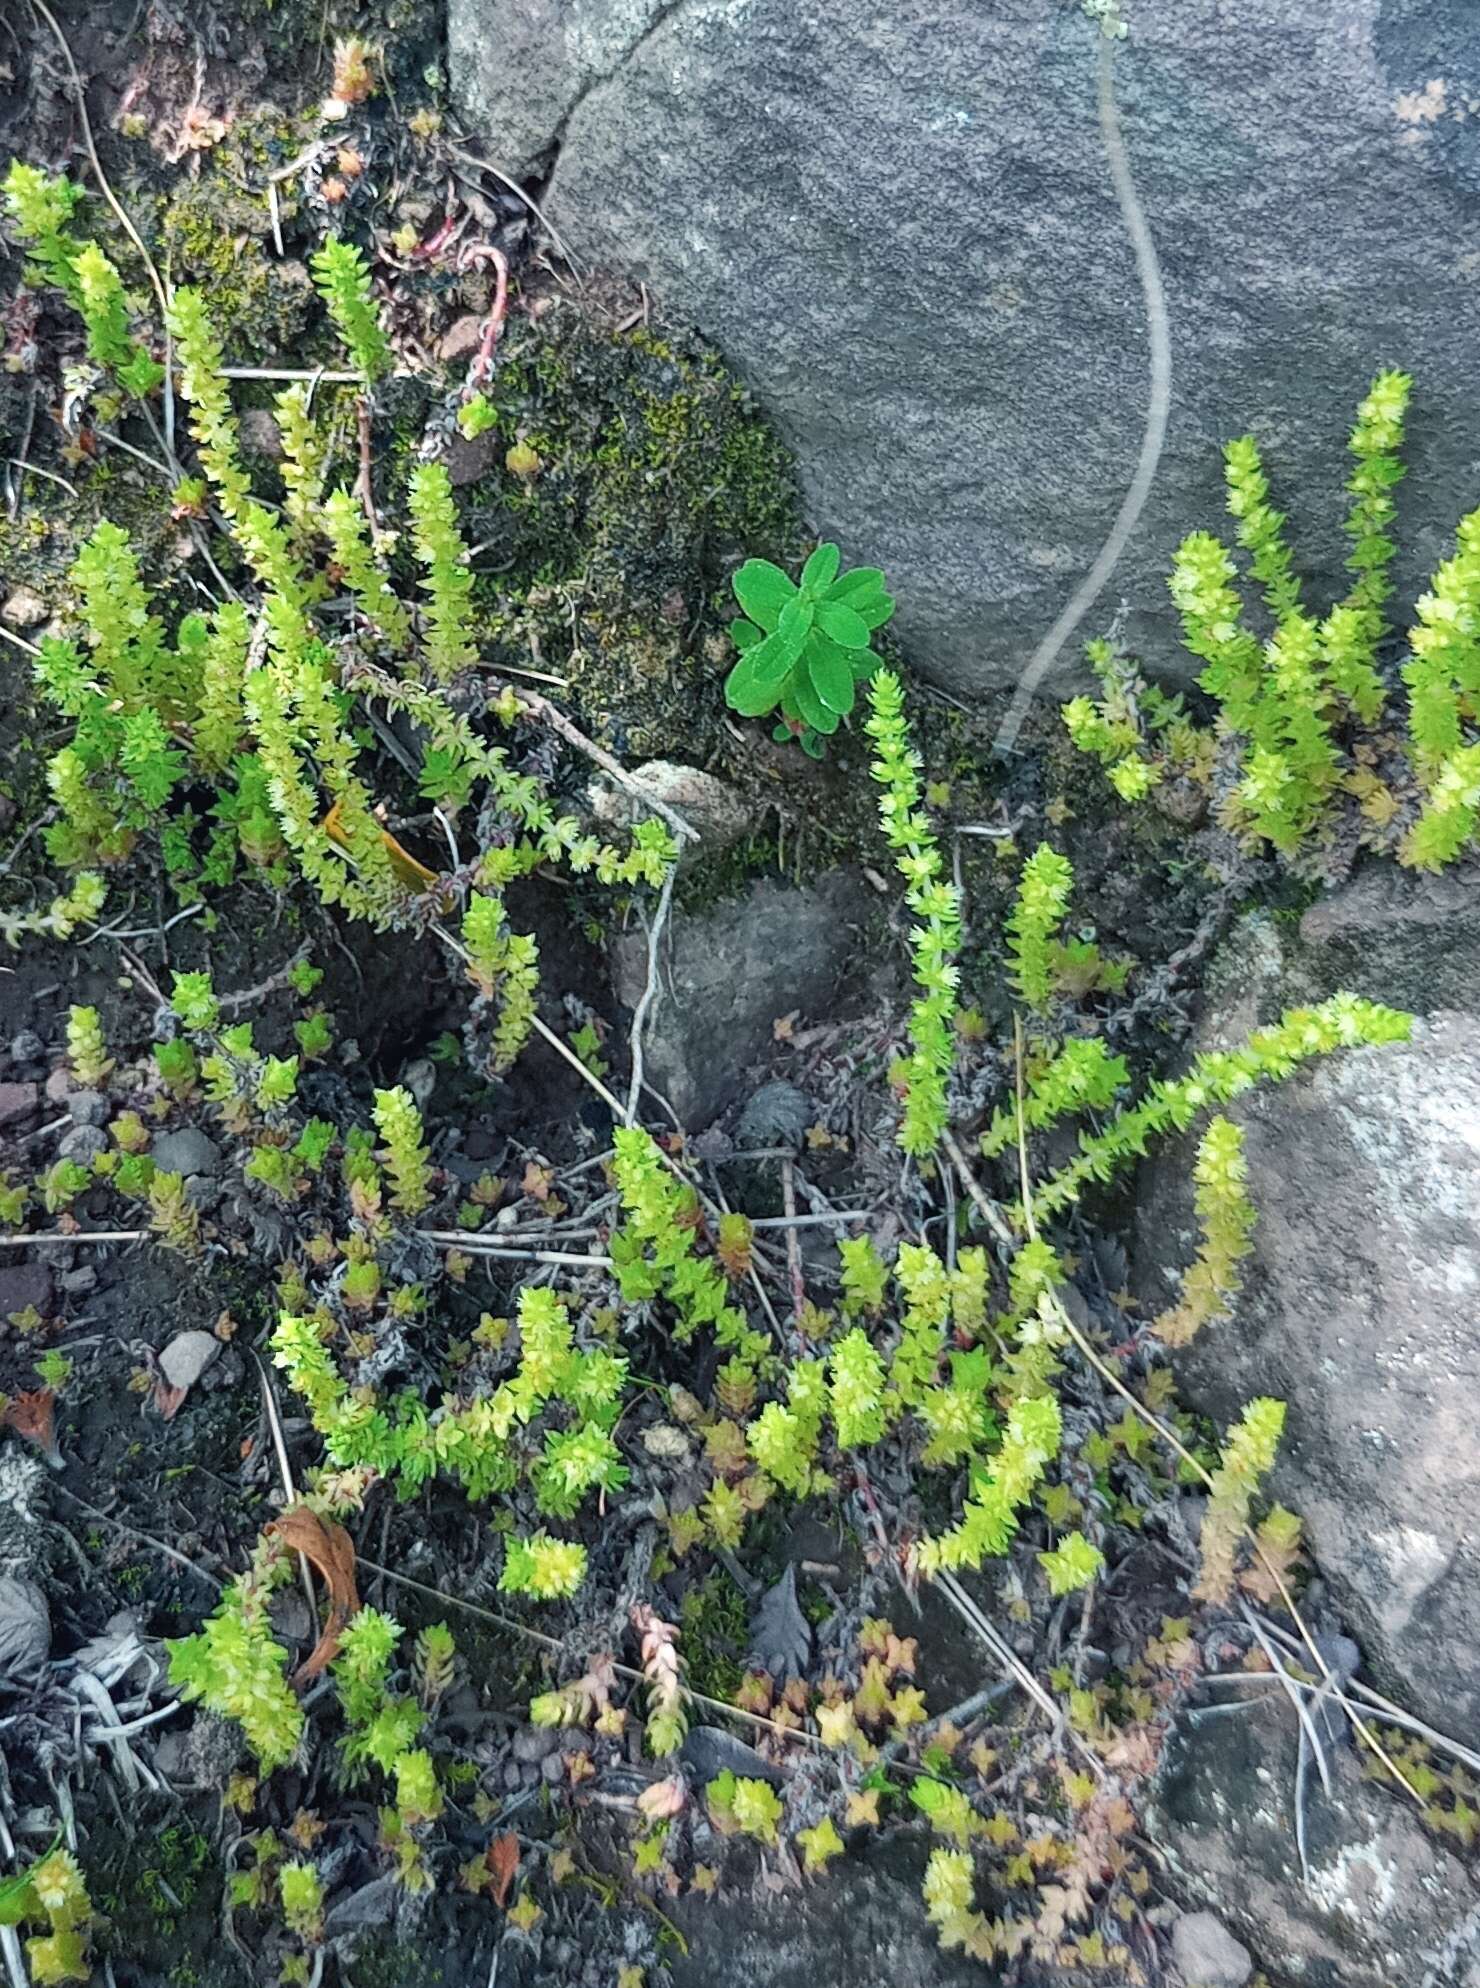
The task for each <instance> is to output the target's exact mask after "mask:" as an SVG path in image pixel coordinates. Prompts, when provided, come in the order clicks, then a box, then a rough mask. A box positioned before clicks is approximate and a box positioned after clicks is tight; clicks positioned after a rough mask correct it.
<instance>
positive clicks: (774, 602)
mask: <svg viewBox="0 0 1480 1988" xmlns="http://www.w3.org/2000/svg"><path fill="white" fill-rule="evenodd" d="M730 584H731V586H732V587H733V588H734V589H735V598H736V600H737V601H739V603H740V605H741V607H743V608H744V610H745V612H746V613H747V614H748V615H749V616H750V618H751V620H752V621H758V622H759V623H760V625H761V627H762V628H764V629H765V631H766V633H767V634H768V635H769V634H771V633H772V632H773V631H774V630H775V628H776V624H777V623H778V622H779V621H780V619H781V610H782V609H783V608H784V607H785V606H786V603H787V602H788V601H791V600H795V599H796V592H797V590H796V586H795V584H794V583H793V582H792V581H791V580H789V579H788V578H787V576H786V574H785V573H783V572H782V570H781V568H780V567H779V566H773V565H772V564H771V562H770V560H769V559H747V560H746V562H745V564H744V565H743V566H742V567H741V568H740V570H739V572H737V573H736V575H735V577H734V579H733V580H732V581H731V582H730Z"/></svg>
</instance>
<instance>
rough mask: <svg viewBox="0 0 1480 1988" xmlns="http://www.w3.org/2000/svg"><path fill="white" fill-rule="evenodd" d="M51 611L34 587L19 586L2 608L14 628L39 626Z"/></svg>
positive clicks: (3, 613) (0, 611)
mask: <svg viewBox="0 0 1480 1988" xmlns="http://www.w3.org/2000/svg"><path fill="white" fill-rule="evenodd" d="M50 612H51V609H50V608H49V607H48V606H47V605H46V602H45V601H44V600H43V599H42V598H41V596H40V594H38V593H37V591H36V589H35V588H34V587H17V588H16V589H15V591H14V593H12V594H11V595H10V597H9V598H8V599H7V601H6V603H5V605H4V607H3V608H0V615H3V616H4V617H5V619H6V620H7V621H8V622H9V623H10V625H11V627H12V628H38V627H40V625H41V623H42V622H43V621H45V619H46V617H47V615H48V614H50Z"/></svg>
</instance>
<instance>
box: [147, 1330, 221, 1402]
mask: <svg viewBox="0 0 1480 1988" xmlns="http://www.w3.org/2000/svg"><path fill="white" fill-rule="evenodd" d="M220 1357H221V1341H220V1340H219V1339H218V1338H217V1337H216V1335H215V1334H214V1333H213V1332H177V1333H176V1334H175V1336H174V1338H173V1339H172V1340H171V1341H170V1342H169V1344H168V1345H167V1346H166V1347H165V1348H164V1350H163V1351H162V1352H161V1354H160V1356H159V1371H160V1373H161V1374H163V1376H164V1378H165V1380H166V1382H167V1383H168V1384H169V1386H170V1387H175V1388H179V1389H180V1390H181V1391H182V1392H183V1391H185V1390H186V1389H189V1388H192V1387H194V1386H195V1383H196V1382H197V1381H198V1380H199V1379H200V1377H201V1375H202V1374H203V1373H204V1372H205V1371H206V1369H207V1368H208V1367H211V1366H214V1365H215V1363H216V1361H217V1360H218V1359H220Z"/></svg>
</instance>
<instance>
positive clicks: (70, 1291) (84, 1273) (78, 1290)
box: [62, 1263, 98, 1298]
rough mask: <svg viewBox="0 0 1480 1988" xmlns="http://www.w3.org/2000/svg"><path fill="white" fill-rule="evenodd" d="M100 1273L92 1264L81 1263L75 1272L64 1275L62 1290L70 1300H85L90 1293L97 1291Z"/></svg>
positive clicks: (66, 1272) (67, 1271)
mask: <svg viewBox="0 0 1480 1988" xmlns="http://www.w3.org/2000/svg"><path fill="white" fill-rule="evenodd" d="M97 1284H98V1273H97V1271H96V1270H94V1269H93V1267H92V1265H91V1264H90V1263H79V1264H78V1266H77V1268H76V1269H75V1270H66V1271H63V1273H62V1289H63V1290H64V1291H65V1292H66V1294H67V1296H68V1297H69V1298H85V1297H86V1296H87V1294H88V1292H89V1291H95V1290H96V1289H97Z"/></svg>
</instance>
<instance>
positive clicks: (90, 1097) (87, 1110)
mask: <svg viewBox="0 0 1480 1988" xmlns="http://www.w3.org/2000/svg"><path fill="white" fill-rule="evenodd" d="M67 1109H68V1111H70V1112H71V1114H72V1123H73V1124H74V1125H106V1124H107V1123H108V1100H107V1099H106V1098H105V1097H104V1096H103V1093H102V1092H101V1091H72V1092H69V1094H68V1097H67Z"/></svg>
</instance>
